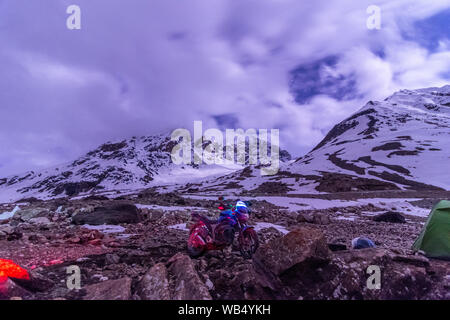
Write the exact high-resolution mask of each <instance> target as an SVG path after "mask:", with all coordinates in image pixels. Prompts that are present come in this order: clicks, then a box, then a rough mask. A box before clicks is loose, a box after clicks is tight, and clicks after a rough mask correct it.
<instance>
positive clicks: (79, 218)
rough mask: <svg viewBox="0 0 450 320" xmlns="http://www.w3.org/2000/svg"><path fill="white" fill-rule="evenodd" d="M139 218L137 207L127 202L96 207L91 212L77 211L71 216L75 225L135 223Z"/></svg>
mask: <svg viewBox="0 0 450 320" xmlns="http://www.w3.org/2000/svg"><path fill="white" fill-rule="evenodd" d="M139 220H140V219H139V211H138V209H137V208H136V206H135V205H133V204H129V203H118V204H110V205H109V206H105V207H97V208H95V209H94V211H93V212H91V213H78V214H76V215H75V216H74V217H73V218H72V222H73V223H74V224H77V225H80V224H90V225H102V224H121V223H137V222H139Z"/></svg>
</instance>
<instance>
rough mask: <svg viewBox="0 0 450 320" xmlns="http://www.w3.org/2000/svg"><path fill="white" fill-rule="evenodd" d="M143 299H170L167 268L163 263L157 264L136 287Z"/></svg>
mask: <svg viewBox="0 0 450 320" xmlns="http://www.w3.org/2000/svg"><path fill="white" fill-rule="evenodd" d="M136 294H137V295H138V296H139V298H140V299H142V300H170V289H169V280H168V272H167V268H166V266H165V265H164V264H163V263H157V264H155V265H154V266H153V267H152V268H151V269H150V270H149V271H148V272H147V273H146V274H145V275H144V277H143V278H142V280H141V281H140V282H139V283H138V285H137V287H136Z"/></svg>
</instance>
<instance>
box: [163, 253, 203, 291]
mask: <svg viewBox="0 0 450 320" xmlns="http://www.w3.org/2000/svg"><path fill="white" fill-rule="evenodd" d="M168 265H169V267H168V271H169V272H170V273H171V274H173V275H174V280H173V281H174V288H175V290H174V296H173V297H172V299H173V300H211V299H212V297H211V295H210V293H209V290H208V287H207V286H206V285H205V284H204V283H203V281H202V280H201V279H200V277H199V275H198V273H197V271H195V267H194V264H193V263H192V260H191V258H189V257H188V256H187V255H186V254H183V253H177V254H176V255H175V256H173V257H172V258H170V260H169V262H168Z"/></svg>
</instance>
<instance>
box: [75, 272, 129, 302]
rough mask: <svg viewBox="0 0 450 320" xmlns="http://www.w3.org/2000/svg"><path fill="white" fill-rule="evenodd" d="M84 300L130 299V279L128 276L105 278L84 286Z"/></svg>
mask: <svg viewBox="0 0 450 320" xmlns="http://www.w3.org/2000/svg"><path fill="white" fill-rule="evenodd" d="M85 289H86V295H85V296H84V298H83V299H84V300H130V299H131V279H130V278H128V277H125V278H121V279H117V280H107V281H104V282H100V283H96V284H93V285H90V286H87V287H86V288H85Z"/></svg>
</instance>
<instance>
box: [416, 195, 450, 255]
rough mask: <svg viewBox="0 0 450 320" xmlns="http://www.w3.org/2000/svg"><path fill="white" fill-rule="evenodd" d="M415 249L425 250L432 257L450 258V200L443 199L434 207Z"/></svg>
mask: <svg viewBox="0 0 450 320" xmlns="http://www.w3.org/2000/svg"><path fill="white" fill-rule="evenodd" d="M413 250H416V251H418V250H421V251H424V252H425V254H426V255H427V256H428V257H430V258H440V259H445V260H450V201H446V200H442V201H440V202H439V203H438V204H436V205H435V206H434V207H433V209H432V210H431V213H430V215H429V216H428V219H427V222H426V223H425V226H424V227H423V230H422V232H421V233H420V235H419V237H418V238H417V240H416V241H415V242H414V244H413Z"/></svg>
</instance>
